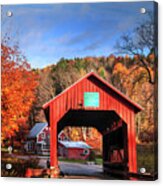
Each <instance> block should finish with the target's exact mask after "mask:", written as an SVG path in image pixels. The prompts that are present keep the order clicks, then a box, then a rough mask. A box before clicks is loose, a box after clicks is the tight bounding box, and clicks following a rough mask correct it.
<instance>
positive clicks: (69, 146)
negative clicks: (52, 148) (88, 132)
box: [58, 141, 91, 160]
mask: <svg viewBox="0 0 163 186" xmlns="http://www.w3.org/2000/svg"><path fill="white" fill-rule="evenodd" d="M90 149H91V147H90V146H89V145H88V144H87V143H85V142H83V141H59V142H58V156H61V157H64V158H68V159H81V160H86V159H87V158H88V157H89V155H90Z"/></svg>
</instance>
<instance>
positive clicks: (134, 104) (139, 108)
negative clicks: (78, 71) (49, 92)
mask: <svg viewBox="0 0 163 186" xmlns="http://www.w3.org/2000/svg"><path fill="white" fill-rule="evenodd" d="M89 77H94V78H96V79H97V80H98V81H99V82H101V83H102V84H104V85H105V86H107V87H108V88H109V89H110V90H112V91H113V92H114V93H115V94H116V95H118V96H119V97H120V98H122V99H123V100H124V101H126V102H127V103H128V104H129V105H131V106H133V107H134V109H135V110H136V111H137V112H139V111H141V110H143V107H141V106H140V105H139V104H137V103H136V102H134V101H132V100H131V99H130V98H129V97H127V96H126V95H125V94H123V93H122V92H120V91H119V90H118V89H117V88H115V87H114V86H113V85H111V84H110V83H108V82H107V81H105V80H104V79H102V78H101V77H100V76H99V75H97V74H96V73H94V72H90V73H88V74H86V75H85V76H83V77H82V78H80V79H79V80H78V81H76V82H75V83H74V84H72V85H71V86H69V87H68V88H66V89H65V90H64V91H62V92H61V93H60V94H58V95H57V96H55V97H54V98H53V99H51V100H50V101H48V102H47V103H45V104H44V105H43V109H46V108H47V107H48V106H49V105H50V104H51V103H52V102H53V101H55V100H56V99H58V98H59V97H60V96H61V95H62V94H64V93H66V92H68V91H69V90H70V89H73V87H74V86H75V85H76V84H79V83H80V82H81V81H82V80H84V79H86V78H89Z"/></svg>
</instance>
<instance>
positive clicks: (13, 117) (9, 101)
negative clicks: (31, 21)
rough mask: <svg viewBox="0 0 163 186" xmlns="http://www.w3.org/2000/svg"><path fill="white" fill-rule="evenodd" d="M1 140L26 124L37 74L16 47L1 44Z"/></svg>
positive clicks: (32, 100)
mask: <svg viewBox="0 0 163 186" xmlns="http://www.w3.org/2000/svg"><path fill="white" fill-rule="evenodd" d="M1 48H2V49H1V53H2V58H1V59H2V114H1V115H2V140H4V139H8V138H11V137H13V136H15V133H16V132H18V131H19V129H20V127H21V128H23V126H25V125H26V122H27V120H28V116H29V111H30V109H31V107H32V104H33V102H34V101H35V98H36V95H35V89H36V87H37V84H38V83H37V80H38V76H37V75H36V74H35V73H34V72H33V71H31V69H30V65H29V64H28V62H27V61H26V59H25V57H24V56H22V55H21V53H20V52H19V51H18V48H17V47H13V48H10V47H8V46H4V45H2V47H1Z"/></svg>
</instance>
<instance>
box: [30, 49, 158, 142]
mask: <svg viewBox="0 0 163 186" xmlns="http://www.w3.org/2000/svg"><path fill="white" fill-rule="evenodd" d="M145 60H146V61H148V63H149V64H151V65H150V66H149V67H148V70H149V71H150V74H151V76H154V66H153V65H152V64H153V63H154V60H155V56H154V54H153V53H151V54H149V55H148V56H147V57H146V58H145ZM34 71H35V72H36V73H37V74H39V76H40V81H39V86H38V88H37V99H36V102H35V104H34V106H33V109H32V110H33V111H32V114H31V116H30V124H31V125H34V123H36V122H43V121H46V120H45V116H44V112H43V110H42V105H43V104H44V103H46V102H47V101H49V100H50V99H52V98H53V97H55V95H57V94H59V93H60V92H62V91H63V90H64V89H65V88H67V87H68V86H70V85H72V84H73V83H74V82H76V81H77V80H78V79H80V78H81V77H82V76H84V75H85V74H87V73H88V72H90V71H94V72H95V73H97V74H99V75H100V76H101V77H102V78H104V79H105V80H106V81H107V82H109V83H111V84H112V85H113V86H115V87H116V88H117V89H119V90H120V91H121V92H123V93H124V94H125V95H127V96H128V97H130V98H131V99H132V100H133V101H135V102H137V103H139V104H140V105H141V106H142V107H144V110H143V111H142V112H141V113H140V114H138V115H137V118H136V126H137V142H139V143H140V142H150V141H153V140H154V139H153V138H154V133H155V127H154V117H153V112H154V110H153V104H154V102H153V101H154V93H153V90H154V84H152V83H150V81H149V73H148V72H147V70H146V69H145V68H144V66H143V65H141V63H140V61H139V57H138V56H136V55H135V56H134V57H133V58H131V57H129V56H128V55H126V56H124V57H115V56H114V55H109V56H108V57H85V58H75V59H64V58H62V59H60V61H59V62H58V63H57V64H56V65H51V66H47V67H46V68H43V69H35V70H34ZM91 130H94V133H93V134H95V135H93V136H91V135H89V134H90V131H91ZM95 131H96V130H95V129H85V128H72V127H68V128H66V129H65V132H66V133H67V135H68V136H69V137H70V138H71V139H72V140H85V141H89V142H88V143H92V141H94V143H95V140H96V143H95V144H97V143H98V144H99V145H100V144H101V138H99V137H98V136H99V135H100V134H99V133H98V132H95Z"/></svg>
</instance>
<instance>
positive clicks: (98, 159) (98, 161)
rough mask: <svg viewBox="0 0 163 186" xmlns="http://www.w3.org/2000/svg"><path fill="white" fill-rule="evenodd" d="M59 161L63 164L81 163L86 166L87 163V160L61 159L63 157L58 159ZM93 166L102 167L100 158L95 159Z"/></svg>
mask: <svg viewBox="0 0 163 186" xmlns="http://www.w3.org/2000/svg"><path fill="white" fill-rule="evenodd" d="M59 161H64V162H69V163H82V164H86V163H87V162H88V160H81V159H67V158H63V157H59ZM95 164H97V165H102V158H96V159H95Z"/></svg>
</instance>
